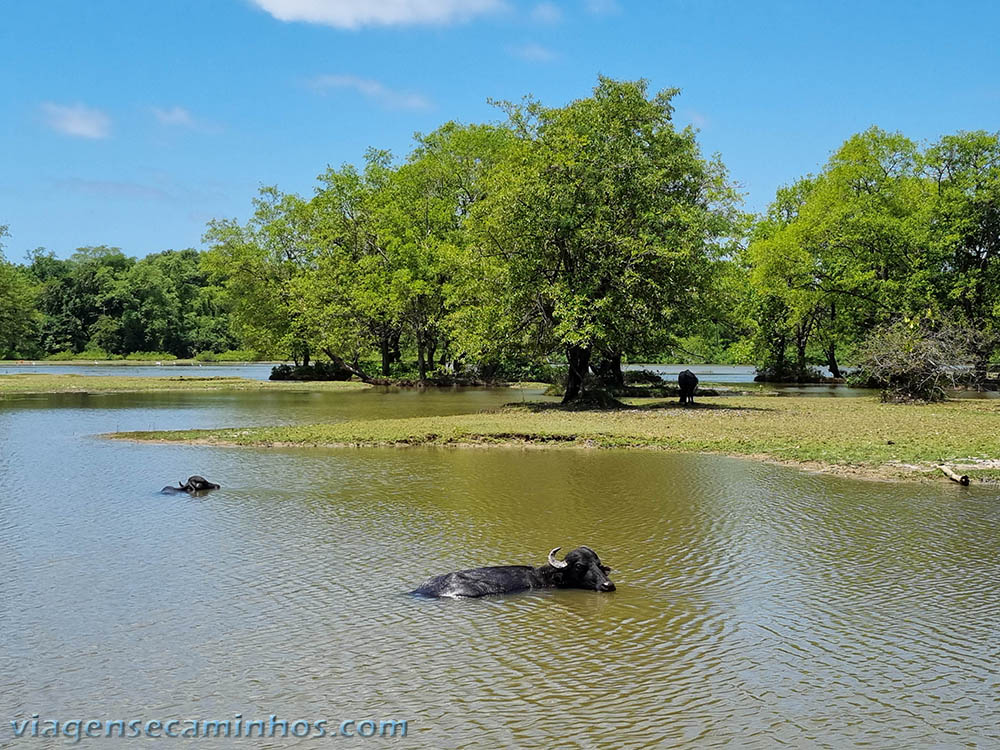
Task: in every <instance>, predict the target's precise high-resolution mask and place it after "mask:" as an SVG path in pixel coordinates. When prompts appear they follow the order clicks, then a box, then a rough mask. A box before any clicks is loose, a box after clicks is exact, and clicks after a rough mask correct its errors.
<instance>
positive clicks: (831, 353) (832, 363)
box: [826, 341, 843, 378]
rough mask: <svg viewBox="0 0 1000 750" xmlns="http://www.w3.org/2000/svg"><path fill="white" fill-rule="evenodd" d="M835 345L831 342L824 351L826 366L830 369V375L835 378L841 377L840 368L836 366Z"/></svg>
mask: <svg viewBox="0 0 1000 750" xmlns="http://www.w3.org/2000/svg"><path fill="white" fill-rule="evenodd" d="M835 346H836V345H835V344H834V343H833V342H832V341H831V342H830V346H829V347H827V350H826V366H827V367H828V368H830V374H831V375H833V377H835V378H840V377H843V376H842V375H841V374H840V366H839V365H838V364H837V351H836V348H835Z"/></svg>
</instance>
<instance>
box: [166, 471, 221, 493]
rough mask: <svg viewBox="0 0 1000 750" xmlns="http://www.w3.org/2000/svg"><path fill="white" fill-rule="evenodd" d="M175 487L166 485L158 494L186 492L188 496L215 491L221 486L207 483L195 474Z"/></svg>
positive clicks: (203, 478)
mask: <svg viewBox="0 0 1000 750" xmlns="http://www.w3.org/2000/svg"><path fill="white" fill-rule="evenodd" d="M177 485H178V486H177V487H174V486H173V485H167V486H166V487H164V488H163V489H162V490H160V492H163V493H167V494H170V493H178V492H187V493H188V494H193V493H195V492H204V491H205V490H217V489H219V487H221V485H218V484H215V482H209V481H208V480H207V479H205V477H199V476H198V475H197V474H196V475H194V476H193V477H188V480H187V481H186V482H178V483H177Z"/></svg>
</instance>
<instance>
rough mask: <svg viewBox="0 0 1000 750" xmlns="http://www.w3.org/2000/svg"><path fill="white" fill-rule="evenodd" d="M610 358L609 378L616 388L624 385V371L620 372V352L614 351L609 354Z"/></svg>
mask: <svg viewBox="0 0 1000 750" xmlns="http://www.w3.org/2000/svg"><path fill="white" fill-rule="evenodd" d="M609 359H610V365H609V367H610V370H611V380H612V382H613V383H614V384H615V387H617V388H624V387H625V373H624V372H622V353H621V352H615V353H614V354H612V355H611V357H610V358H609Z"/></svg>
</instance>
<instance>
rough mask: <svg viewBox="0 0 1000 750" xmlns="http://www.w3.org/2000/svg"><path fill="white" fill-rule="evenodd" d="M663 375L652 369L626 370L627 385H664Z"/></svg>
mask: <svg viewBox="0 0 1000 750" xmlns="http://www.w3.org/2000/svg"><path fill="white" fill-rule="evenodd" d="M663 383H664V380H663V376H662V375H660V374H659V373H658V372H653V371H652V370H626V371H625V385H663Z"/></svg>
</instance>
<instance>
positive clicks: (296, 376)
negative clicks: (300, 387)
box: [270, 362, 352, 380]
mask: <svg viewBox="0 0 1000 750" xmlns="http://www.w3.org/2000/svg"><path fill="white" fill-rule="evenodd" d="M351 375H352V373H351V371H350V370H347V369H345V368H342V367H339V366H338V365H335V364H334V363H333V362H314V363H313V364H311V365H276V366H274V367H272V368H271V376H270V380H350V379H351Z"/></svg>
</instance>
